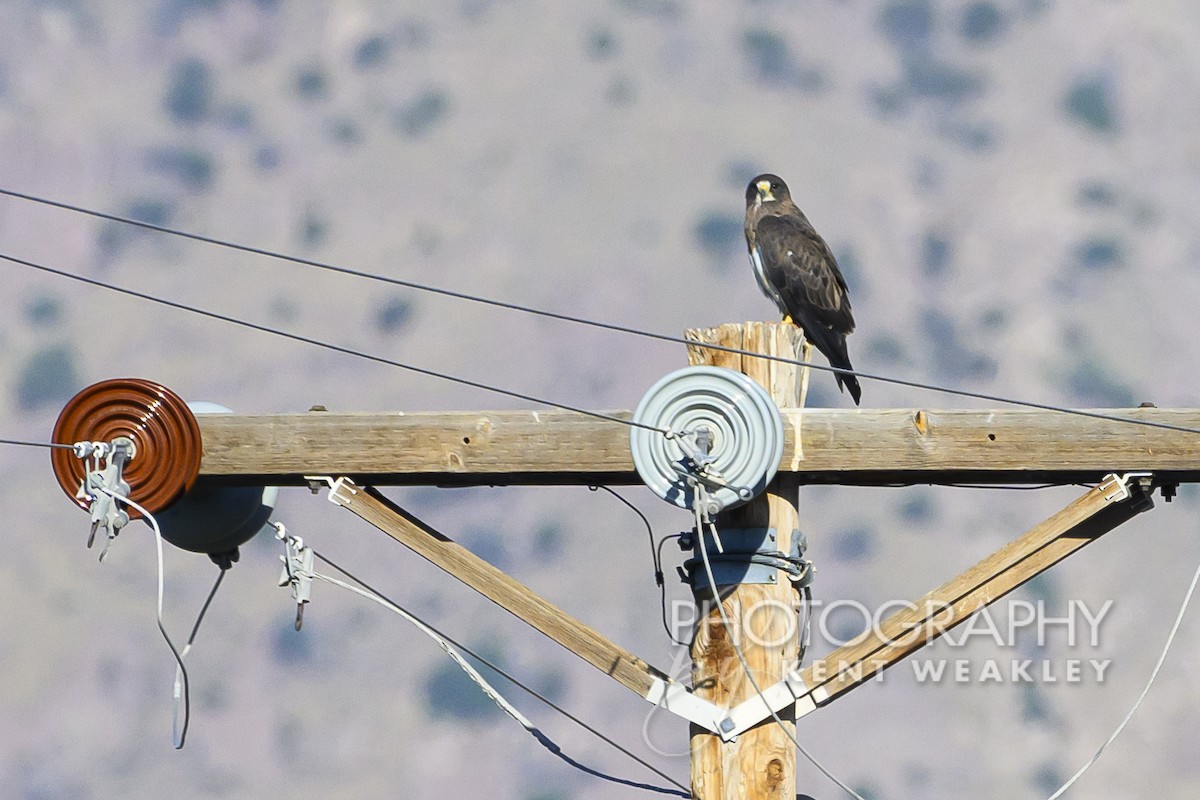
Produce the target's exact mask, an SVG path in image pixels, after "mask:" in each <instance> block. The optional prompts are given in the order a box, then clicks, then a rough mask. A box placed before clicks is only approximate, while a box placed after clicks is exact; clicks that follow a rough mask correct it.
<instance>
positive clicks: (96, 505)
mask: <svg viewBox="0 0 1200 800" xmlns="http://www.w3.org/2000/svg"><path fill="white" fill-rule="evenodd" d="M73 449H74V452H75V455H76V457H78V458H80V459H91V465H90V468H89V469H88V470H87V473H86V474H85V475H84V478H83V480H82V481H80V483H79V491H77V492H76V493H75V496H76V497H77V498H79V499H80V500H86V501H87V502H88V510H89V511H90V512H91V519H92V527H91V530H90V531H89V532H88V539H87V546H88V547H89V548H90V547H91V546H92V545H93V544H94V543H95V541H96V532H97V531H98V530H99V529H100V528H104V529H105V531H106V532H107V534H108V537H107V541H106V542H105V543H104V549H102V550H101V551H100V560H101V561H103V560H104V558H105V556H107V555H108V548H109V546H110V545H111V544H112V542H113V540H114V539H116V538H117V534H118V533H120V532H121V529H122V528H124V527H125V526H126V525H128V524H129V514H128V513H127V512H126V511H125V509H124V508H122V504H121V502H120V498H122V497H128V496H129V484H128V483H126V482H125V466H126V465H127V464H128V463H129V462H130V461H131V460H132V459H133V457H134V455H135V454H136V452H137V447H136V446H135V445H134V443H133V440H132V439H130V438H129V437H128V436H118V437H117V438H115V439H113V440H112V441H111V442H78V443H76V444H75V446H74V448H73Z"/></svg>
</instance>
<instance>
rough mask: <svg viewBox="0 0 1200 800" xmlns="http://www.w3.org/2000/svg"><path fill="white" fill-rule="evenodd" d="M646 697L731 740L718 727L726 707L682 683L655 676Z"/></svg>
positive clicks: (731, 737) (666, 709)
mask: <svg viewBox="0 0 1200 800" xmlns="http://www.w3.org/2000/svg"><path fill="white" fill-rule="evenodd" d="M646 699H647V700H648V701H650V702H651V703H653V704H654V705H656V706H658V707H659V708H661V709H663V710H665V711H670V712H671V713H672V714H674V715H675V716H677V717H682V718H683V719H686V720H687V721H688V722H692V723H694V724H696V725H699V726H700V727H701V728H704V729H705V730H706V731H709V732H710V733H715V734H716V735H717V736H720V737H721V738H722V739H723V740H724V741H726V742H730V741H733V736H734V735H733V734H731V735H726V734H725V733H722V731H721V728H720V722H719V721H720V719H721V718H722V717H724V716H725V715H726V714H727V711H726V709H724V708H721V707H720V706H718V705H716V704H715V703H710V702H709V701H707V700H705V699H704V698H702V697H697V696H696V695H694V694H692V690H691V689H689V688H688V687H686V686H684V685H683V684H682V683H678V682H676V681H670V682H668V681H664V680H662V679H661V678H656V679H655V681H654V683H653V684H652V685H651V686H650V691H649V692H647V693H646Z"/></svg>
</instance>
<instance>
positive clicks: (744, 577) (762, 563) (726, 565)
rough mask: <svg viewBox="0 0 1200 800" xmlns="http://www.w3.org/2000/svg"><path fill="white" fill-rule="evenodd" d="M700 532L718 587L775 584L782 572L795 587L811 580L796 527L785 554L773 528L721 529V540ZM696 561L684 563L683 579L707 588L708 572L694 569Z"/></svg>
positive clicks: (802, 541) (802, 540)
mask: <svg viewBox="0 0 1200 800" xmlns="http://www.w3.org/2000/svg"><path fill="white" fill-rule="evenodd" d="M703 535H704V536H705V540H704V542H705V546H706V548H707V549H708V552H709V554H710V558H711V559H712V570H713V578H714V579H715V580H716V582H717V585H718V586H732V585H735V584H739V583H750V584H770V583H777V582H778V581H779V580H780V577H779V574H780V573H781V572H782V573H783V574H785V575H787V576H788V578H789V579H790V580H791V581H792V582H793V583H795V584H796V588H800V587H803V586H807V585H808V584H809V583H811V582H812V565H811V564H810V563H809V562H808V561H805V560H804V558H803V556H804V550H805V549H806V542H805V538H804V534H803V533H801V532H800V530H799V529H793V531H792V544H791V547H790V552H789V553H787V554H784V553H783V552H782V551H781V550H780V549H779V536H778V532H777V531H776V530H775V528H723V529H721V531H720V532H719V536H720V541H718V540H717V539H716V538H714V537H713V536H712V535H711V534H710V533H709V532H705V533H704V534H703ZM699 563H700V562H699V559H696V558H691V559H689V560H688V561H687V562H686V563H685V564H684V569H685V570H686V572H685V575H686V577H685V582H687V583H690V584H691V585H692V587H693V588H694V589H696V590H700V589H706V588H708V575H707V574H705V572H704V570H703V569H696V567H697V565H698V564H699Z"/></svg>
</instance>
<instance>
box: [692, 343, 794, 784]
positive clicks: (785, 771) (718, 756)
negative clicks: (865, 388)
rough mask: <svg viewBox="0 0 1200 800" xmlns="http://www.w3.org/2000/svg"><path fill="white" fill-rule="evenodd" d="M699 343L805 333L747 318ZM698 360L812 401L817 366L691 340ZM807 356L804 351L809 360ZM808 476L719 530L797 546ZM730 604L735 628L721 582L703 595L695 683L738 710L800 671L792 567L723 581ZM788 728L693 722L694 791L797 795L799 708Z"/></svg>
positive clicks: (699, 691)
mask: <svg viewBox="0 0 1200 800" xmlns="http://www.w3.org/2000/svg"><path fill="white" fill-rule="evenodd" d="M687 336H688V338H689V339H693V340H695V341H697V342H698V343H703V342H710V343H714V344H718V345H724V346H727V347H735V348H740V349H746V350H752V351H754V352H760V353H770V354H772V355H781V356H786V357H788V358H795V357H797V356H799V355H801V353H800V348H801V347H802V346H803V343H804V338H803V335H802V334H801V333H800V331H799V329H798V328H796V327H794V326H792V325H782V324H766V323H746V324H744V325H722V326H720V327H718V328H709V329H705V330H695V331H688V332H687ZM688 357H689V360H690V361H691V363H692V364H712V365H715V366H724V367H729V368H731V369H736V370H737V371H739V372H744V373H745V374H746V375H748V376H750V378H752V379H753V380H755V381H756V382H757V383H759V384H760V385H762V386H764V387H766V388H767V390H768V391H769V392H770V393H771V397H772V399H774V400H775V402H776V403H787V404H795V405H803V403H804V389H805V386H806V384H805V376H804V373H807V372H808V370H807V369H799V368H797V367H796V366H794V365H792V364H786V363H783V362H777V361H768V360H764V359H755V358H749V357H743V356H739V355H738V354H736V353H728V352H724V351H718V350H712V349H711V348H704V347H703V346H701V345H700V344H694V345H689V346H688ZM802 360H803V359H802ZM798 489H799V486H798V483H797V479H796V477H795V476H793V475H790V474H786V473H784V474H780V475H778V476H777V477H776V478H775V480H774V481H772V482H771V484H770V485H769V486H768V487H767V490H766V492H764V493H763V494H762V495H761V496H759V497H756V498H755V499H754V500H752V501H751V502H749V503H747V504H746V505H743V506H740V507H738V508H735V509H732V510H730V511H727V512H725V513H723V514H721V515H720V516H719V517H718V518H717V527H718V529H722V528H750V527H760V526H761V527H772V528H775V530H776V532H777V534H776V535H777V537H778V538H777V539H776V541H777V544H778V547H779V549H780V550H782V551H784V552H788V551H789V550H790V548H791V541H792V532H793V531H795V530H799V527H800V519H799V512H798V510H797V499H798V498H797V495H798ZM720 594H721V604H722V606H723V608H724V611H725V615H726V617H728V619H729V620H730V622H731V623H732V624H733V627H734V630H732V631H729V630H726V628H725V623H724V620H722V618H721V612H720V611H719V610H718V609H717V606H716V601H715V600H714V598H713V596H712V589H709V588H707V587H705V588H702V589H700V590H699V591H698V592H697V593H696V604H697V606H698V608H699V612H700V615H701V622H700V624H699V625H698V626H697V629H696V633H695V636H694V638H693V641H692V661H693V666H692V686H693V687H695V693H696V695H698V696H700V697H702V698H704V699H706V700H709V701H710V702H712V703H715V704H716V705H718V706H721V707H724V708H732V707H733V706H736V705H737V704H739V703H741V702H742V701H744V700H747V699H749V698H750V697H752V696H754V695H755V693H756V691H757V690H756V689H755V686H754V683H755V682H757V684H758V687H759V688H760V689H765V688H767V687H768V686H771V685H773V684H775V683H776V682H777V681H779V680H780V679H781V678H782V677H783V676H784V674H785V673H786V672H787V671H788V670H790V669H792V668H793V667H794V665H795V663H796V660H797V656H798V652H799V630H798V621H797V613H796V611H797V603H798V599H799V598H798V595H797V593H796V590H795V588H794V587H793V586H792V584H791V582H790V581H788V580H786V579H785V578H783V576H782V575H780V576H779V579H778V580H777V581H776V582H775V583H773V584H739V585H737V586H730V587H723V588H722V589H721V592H720ZM735 647H740V648H741V650H742V654H743V656H744V657H745V659H746V663H747V665H748V666H749V668H750V671H751V672H752V673H753V676H754V677H753V679H751V678H750V677H749V676H748V675H747V673H746V669H745V667H744V666H743V665H742V662H741V659H739V658H738V655H737V652H736V650H735V649H734V648H735ZM780 719H781V720H782V721H783V725H784V726H786V729H785V728H782V727H781V726H780V725H778V724H777V723H776V722H775V721H774V720H773V719H767V720H766V721H765V722H763V723H761V724H759V725H757V726H755V727H753V728H751V729H750V730H748V731H746V732H745V733H743V734H742V735H741V736H739V737H738V738H737V739H736V740H735V741H732V742H722V741H721V739H720V737H718V736H716V735H714V734H712V733H710V732H708V731H706V730H704V729H703V728H701V727H700V726H698V725H693V726H692V728H691V757H692V761H691V766H692V794H693V796H694V797H696V798H699V800H734V798H737V799H738V800H766V798H787V800H792V798H794V797H795V796H796V746H795V744H793V742H792V741H791V739H790V738H789V733H791V732H794V731H795V723H794V721H793V719H792V716H791V712H790V711H786V710H785V711H784V712H783V713H782V714H780Z"/></svg>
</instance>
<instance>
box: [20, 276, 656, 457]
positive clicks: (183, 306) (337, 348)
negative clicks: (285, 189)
mask: <svg viewBox="0 0 1200 800" xmlns="http://www.w3.org/2000/svg"><path fill="white" fill-rule="evenodd" d="M0 260H4V261H9V262H11V263H13V264H18V265H20V266H23V267H28V268H30V269H36V270H40V271H42V272H46V273H49V274H51V275H58V276H60V277H63V278H69V279H71V280H73V281H78V282H80V283H86V284H89V285H91V286H98V287H100V288H101V289H108V290H109V291H112V292H118V293H120V294H124V295H128V296H130V297H136V298H138V299H140V300H149V301H150V302H152V303H158V304H159V305H164V306H167V307H169V308H174V309H178V310H180V311H187V312H189V313H192V314H199V315H200V316H204V317H209V318H210V319H216V320H220V321H221V322H228V323H231V324H233V325H240V326H242V327H243V328H250V329H251V330H256V331H260V332H262V333H270V334H274V335H275V336H281V337H283V338H285V339H291V340H293V341H296V342H303V343H305V344H310V345H314V346H315V347H322V348H325V349H326V350H332V351H334V352H335V353H342V354H344V355H348V356H354V357H355V358H362V359H365V360H367V361H374V362H376V363H378V364H386V365H388V366H390V367H399V368H400V369H405V370H408V371H410V372H415V373H417V374H419V375H426V376H428V377H430V378H438V379H439V380H443V381H449V382H451V383H457V384H459V385H461V386H470V387H471V388H473V389H481V390H483V391H485V392H492V393H494V394H502V395H505V396H506V397H514V398H516V399H518V400H526V401H528V402H530V403H536V404H538V405H543V406H551V407H553V408H559V409H562V410H563V411H571V412H574V413H576V414H585V415H587V416H589V417H595V418H596V419H602V420H605V421H607V422H617V423H620V424H621V425H628V426H629V427H632V428H642V429H643V430H648V431H653V432H655V433H661V434H663V435H664V436H669V435H671V432H670V431H667V430H664V429H663V428H656V427H654V426H653V425H647V424H645V423H642V422H637V421H635V420H629V419H622V418H620V417H614V416H612V415H611V414H604V413H602V412H599V411H590V410H588V409H585V408H580V407H578V406H572V405H567V404H566V403H559V402H556V401H553V400H546V399H545V398H542V397H537V396H535V395H531V394H525V393H523V392H515V391H512V390H511V389H503V388H501V387H499V386H492V385H491V384H487V383H482V382H480V381H473V380H470V379H468V378H460V377H458V376H457V375H450V374H448V373H445V372H437V371H436V370H432V369H426V368H424V367H418V366H415V365H413V364H406V363H404V362H402V361H396V360H394V359H390V358H385V357H383V356H377V355H374V354H372V353H367V352H364V351H362V350H355V349H354V348H352V347H343V346H342V345H338V344H333V343H332V342H326V341H323V340H321V339H314V338H312V337H310V336H303V335H301V334H298V333H292V332H290V331H285V330H282V329H280V328H272V327H271V326H269V325H261V324H259V323H257V322H250V321H248V320H244V319H239V318H238V317H231V316H229V315H227V314H220V313H218V312H216V311H209V310H207V309H203V308H199V307H198V306H191V305H188V304H187V303H180V302H176V301H175V300H168V299H166V298H164V297H158V296H156V295H152V294H148V293H146V292H139V291H137V290H136V289H128V288H126V287H124V286H117V285H116V284H113V283H108V282H106V281H102V280H99V279H97V278H88V277H86V276H84V275H77V274H75V273H73V272H67V271H65V270H61V269H55V268H54V267H48V266H45V265H44V264H35V263H34V262H32V261H26V260H24V259H21V258H16V257H15V256H10V255H5V254H3V253H0ZM55 446H56V447H62V446H65V445H55Z"/></svg>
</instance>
